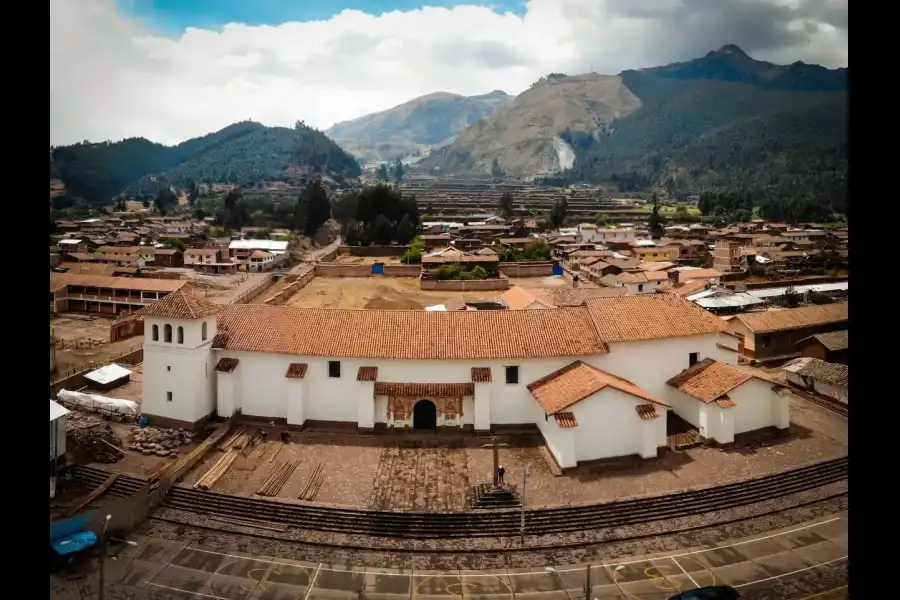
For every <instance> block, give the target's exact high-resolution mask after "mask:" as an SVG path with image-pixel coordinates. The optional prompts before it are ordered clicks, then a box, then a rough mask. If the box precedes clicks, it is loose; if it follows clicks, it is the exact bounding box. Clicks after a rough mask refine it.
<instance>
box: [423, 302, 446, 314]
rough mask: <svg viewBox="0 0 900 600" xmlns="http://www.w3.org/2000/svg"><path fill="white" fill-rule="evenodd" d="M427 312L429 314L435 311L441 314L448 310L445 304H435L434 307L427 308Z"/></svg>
mask: <svg viewBox="0 0 900 600" xmlns="http://www.w3.org/2000/svg"><path fill="white" fill-rule="evenodd" d="M425 310H427V311H429V312H435V311H437V312H440V311H444V310H447V307H446V306H444V305H443V304H434V305H432V306H426V307H425Z"/></svg>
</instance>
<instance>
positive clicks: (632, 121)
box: [419, 46, 849, 205]
mask: <svg viewBox="0 0 900 600" xmlns="http://www.w3.org/2000/svg"><path fill="white" fill-rule="evenodd" d="M847 75H848V70H847V69H834V70H829V69H825V68H824V67H820V66H818V65H805V64H803V63H794V64H793V65H789V66H779V65H773V64H771V63H767V62H762V61H757V60H754V59H753V58H751V57H750V56H748V55H747V54H746V53H745V52H743V51H742V50H741V49H740V48H738V47H736V46H725V47H723V48H721V49H720V50H718V51H715V52H710V53H709V54H707V55H706V56H704V57H702V58H698V59H696V60H693V61H688V62H683V63H676V64H673V65H667V66H663V67H656V68H650V69H643V70H640V71H624V72H622V73H621V74H619V75H618V76H615V77H612V76H601V75H594V74H591V75H583V76H578V77H564V76H560V75H553V76H548V77H547V78H544V79H542V81H540V82H538V83H537V84H536V85H534V86H533V87H532V88H531V89H529V90H526V91H525V92H523V93H522V94H521V95H520V96H518V97H517V98H516V99H515V101H514V102H513V103H512V105H511V106H510V107H509V108H508V109H501V110H498V111H497V112H496V113H495V114H494V115H493V116H492V117H490V118H488V119H485V120H484V121H481V122H479V123H476V124H474V125H472V126H470V127H468V128H467V129H465V130H463V131H462V132H460V133H459V135H458V136H457V137H456V140H455V141H454V142H453V143H452V144H450V145H448V146H446V147H444V148H441V149H440V150H438V151H436V152H434V153H433V154H432V155H431V156H430V157H428V158H426V159H425V160H423V161H422V162H421V163H420V165H419V167H420V169H422V170H423V171H428V172H431V173H437V172H443V173H465V172H480V173H485V172H489V171H490V165H491V164H492V162H493V160H494V159H496V160H497V162H498V164H499V165H500V166H501V167H502V168H503V169H504V171H505V172H506V174H508V175H520V176H521V175H535V174H540V173H542V172H543V173H546V172H547V171H548V170H552V171H556V172H557V173H558V174H557V175H555V176H551V177H549V178H547V180H548V181H556V182H561V183H574V182H593V183H606V184H615V185H616V186H618V187H619V189H620V190H622V191H631V190H636V189H646V188H648V187H650V186H653V185H657V184H659V185H668V186H669V187H670V188H674V189H686V190H697V189H718V188H721V187H730V188H742V189H754V190H768V192H767V193H770V192H771V193H775V192H772V190H775V189H776V188H777V190H778V191H777V193H778V194H781V195H783V196H790V195H792V194H798V193H803V194H814V193H815V194H817V195H818V196H819V197H825V196H827V197H829V198H832V200H829V202H831V203H832V204H834V205H840V204H841V203H843V202H845V198H846V188H845V187H844V186H845V181H846V173H847V165H848V164H849V163H848V160H849V159H848V154H847V134H846V128H847V113H846V110H847V95H846V82H847ZM580 81H589V82H592V83H591V84H590V85H588V84H587V83H584V84H579V83H577V82H580ZM551 139H552V140H553V143H551V141H550V140H551ZM573 155H574V161H572V160H571V158H572V156H573ZM785 186H787V187H785Z"/></svg>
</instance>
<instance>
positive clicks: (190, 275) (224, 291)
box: [165, 268, 268, 304]
mask: <svg viewBox="0 0 900 600" xmlns="http://www.w3.org/2000/svg"><path fill="white" fill-rule="evenodd" d="M165 270H166V271H169V272H173V273H180V274H181V278H182V279H184V280H185V281H190V282H191V285H193V286H194V289H195V293H196V294H198V295H200V296H202V297H204V298H206V299H207V300H209V301H210V302H215V303H217V304H228V303H229V302H231V301H232V300H233V299H234V298H236V297H237V296H239V295H240V294H242V293H244V292H245V291H247V290H249V289H251V288H253V287H254V286H256V285H259V283H260V282H261V281H262V280H263V279H265V278H266V277H267V276H268V274H267V273H235V274H234V275H206V274H202V273H197V272H196V271H194V270H193V269H174V268H173V269H165Z"/></svg>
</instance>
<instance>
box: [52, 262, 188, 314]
mask: <svg viewBox="0 0 900 600" xmlns="http://www.w3.org/2000/svg"><path fill="white" fill-rule="evenodd" d="M185 284H187V282H186V281H179V280H177V279H150V278H143V277H107V276H104V275H82V274H71V273H52V272H51V273H50V313H51V314H55V313H61V312H95V313H100V314H105V315H117V314H122V313H129V312H132V311H136V310H138V309H140V308H142V307H144V306H147V305H148V304H151V303H153V302H156V301H157V300H159V299H160V298H165V297H166V295H168V294H170V293H172V292H174V291H177V290H180V289H181V288H183V287H184V286H185Z"/></svg>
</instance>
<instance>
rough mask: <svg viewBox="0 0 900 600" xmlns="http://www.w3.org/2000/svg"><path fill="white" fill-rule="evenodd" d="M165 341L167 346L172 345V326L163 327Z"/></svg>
mask: <svg viewBox="0 0 900 600" xmlns="http://www.w3.org/2000/svg"><path fill="white" fill-rule="evenodd" d="M163 341H164V342H166V343H167V344H171V343H172V326H171V325H166V326H165V327H163Z"/></svg>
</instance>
